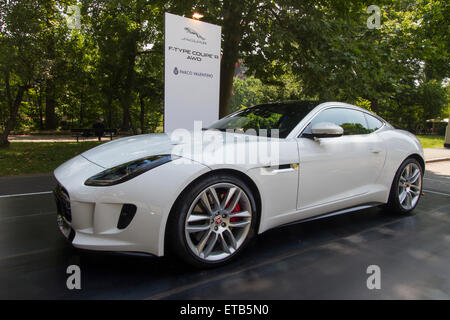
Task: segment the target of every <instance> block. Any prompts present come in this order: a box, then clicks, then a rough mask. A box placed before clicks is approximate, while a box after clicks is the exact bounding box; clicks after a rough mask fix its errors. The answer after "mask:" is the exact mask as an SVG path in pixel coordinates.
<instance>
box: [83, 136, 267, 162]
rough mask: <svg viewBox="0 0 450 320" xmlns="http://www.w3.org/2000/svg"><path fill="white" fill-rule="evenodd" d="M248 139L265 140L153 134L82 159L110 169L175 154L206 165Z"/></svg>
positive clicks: (120, 141) (112, 144) (102, 148)
mask: <svg viewBox="0 0 450 320" xmlns="http://www.w3.org/2000/svg"><path fill="white" fill-rule="evenodd" d="M235 137H236V138H237V139H236V140H235ZM249 139H250V140H251V141H252V143H258V142H259V141H261V140H264V141H267V138H264V137H255V136H248V135H243V134H239V133H225V132H219V131H214V132H209V131H208V132H207V133H205V132H202V133H198V132H188V131H185V134H183V135H174V134H171V133H167V134H166V133H153V134H143V135H137V136H131V137H126V138H122V139H118V140H114V141H111V142H108V143H105V144H102V145H100V146H97V147H95V148H93V149H90V150H88V151H86V152H84V153H83V154H82V156H83V157H84V158H86V159H87V160H89V161H91V162H93V163H95V164H97V165H99V166H101V167H103V168H111V167H114V166H117V165H120V164H123V163H126V162H129V161H133V160H136V159H140V158H144V157H149V156H153V155H162V154H171V155H177V156H180V157H184V158H188V159H191V160H194V161H198V162H201V163H203V164H206V165H208V162H209V161H208V159H209V160H211V158H214V157H215V155H217V154H219V153H220V152H223V153H225V154H226V153H229V152H231V151H230V150H231V149H234V148H236V145H235V143H236V141H240V142H237V143H244V144H245V145H246V146H247V147H248V146H249V145H250V144H249V143H248V140H249ZM269 140H270V138H269ZM230 141H233V143H230ZM205 159H206V160H205Z"/></svg>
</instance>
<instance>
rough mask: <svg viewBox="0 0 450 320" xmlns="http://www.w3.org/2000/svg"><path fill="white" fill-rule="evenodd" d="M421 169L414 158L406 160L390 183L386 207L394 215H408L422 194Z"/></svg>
mask: <svg viewBox="0 0 450 320" xmlns="http://www.w3.org/2000/svg"><path fill="white" fill-rule="evenodd" d="M422 179H423V168H422V166H421V165H420V163H419V162H418V161H417V160H416V159H414V158H408V159H406V160H405V161H404V162H403V163H402V165H401V166H400V168H399V169H398V171H397V173H396V174H395V178H394V182H393V183H392V187H391V193H390V195H389V202H388V207H389V209H391V210H393V211H394V212H396V213H401V214H407V213H410V212H411V211H412V210H414V208H415V207H416V206H417V203H418V202H419V199H420V196H421V194H422Z"/></svg>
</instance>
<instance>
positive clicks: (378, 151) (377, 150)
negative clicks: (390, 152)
mask: <svg viewBox="0 0 450 320" xmlns="http://www.w3.org/2000/svg"><path fill="white" fill-rule="evenodd" d="M369 150H370V152H372V153H380V152H381V151H383V150H381V149H369Z"/></svg>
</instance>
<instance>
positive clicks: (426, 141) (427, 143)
mask: <svg viewBox="0 0 450 320" xmlns="http://www.w3.org/2000/svg"><path fill="white" fill-rule="evenodd" d="M417 138H419V140H420V143H421V144H422V147H423V148H442V147H444V140H445V137H444V136H417Z"/></svg>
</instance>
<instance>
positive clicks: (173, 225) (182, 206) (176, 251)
mask: <svg viewBox="0 0 450 320" xmlns="http://www.w3.org/2000/svg"><path fill="white" fill-rule="evenodd" d="M218 183H230V184H234V185H236V186H238V187H239V188H241V190H242V191H244V193H245V195H246V196H247V198H248V200H249V202H250V206H251V210H252V217H251V223H250V228H249V230H248V233H247V235H246V238H245V240H244V241H243V242H242V244H241V245H240V246H239V247H238V248H237V249H236V251H234V252H233V253H232V254H230V255H229V256H228V257H227V258H225V259H222V260H218V261H207V260H204V259H201V258H200V257H198V256H196V255H195V254H194V253H193V252H192V250H191V248H190V247H189V244H188V240H187V239H186V234H185V223H186V218H187V215H188V212H189V210H190V207H191V205H192V204H193V202H194V201H195V199H196V198H197V197H198V196H199V195H200V193H202V192H203V191H204V190H205V189H206V188H208V187H210V186H212V185H215V184H218ZM258 219H259V212H257V207H256V204H255V199H254V196H253V194H252V191H251V190H250V188H249V187H248V186H247V185H246V184H245V183H244V182H243V181H242V180H241V179H240V178H238V177H236V176H234V175H230V174H224V173H219V174H210V175H208V176H206V177H204V178H200V180H197V181H195V182H194V183H193V184H191V185H189V186H188V187H187V188H186V189H185V190H184V191H183V192H182V194H181V195H180V197H179V199H177V201H176V203H175V205H174V207H173V209H172V211H171V213H170V216H169V219H168V221H167V228H166V242H167V249H169V254H170V255H174V256H175V257H176V258H179V259H181V260H183V261H184V262H186V263H187V264H189V265H191V266H194V267H196V268H202V269H205V268H214V267H219V266H222V265H224V264H225V263H228V262H230V261H232V260H234V259H236V257H238V256H239V255H240V254H241V252H242V251H243V250H244V249H245V247H247V245H248V244H249V243H250V242H251V241H252V239H254V238H255V235H256V228H257V221H258Z"/></svg>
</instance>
